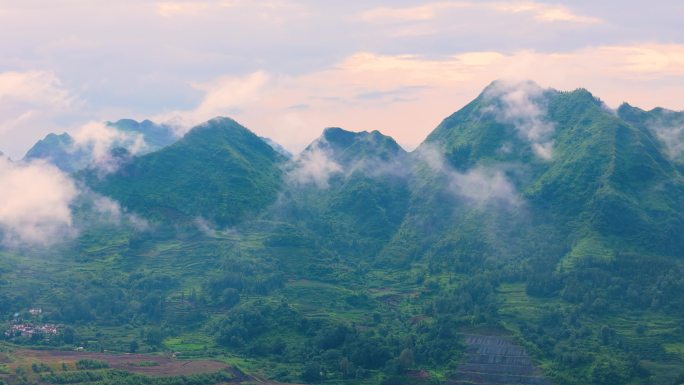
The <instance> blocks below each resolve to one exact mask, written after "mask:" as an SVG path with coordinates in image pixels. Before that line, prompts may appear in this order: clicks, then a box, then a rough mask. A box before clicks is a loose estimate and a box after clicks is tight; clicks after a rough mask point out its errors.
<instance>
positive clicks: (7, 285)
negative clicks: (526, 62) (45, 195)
mask: <svg viewBox="0 0 684 385" xmlns="http://www.w3.org/2000/svg"><path fill="white" fill-rule="evenodd" d="M491 87H496V84H494V85H492V86H491ZM492 95H494V94H492V91H491V89H490V90H489V91H485V93H484V94H483V95H481V96H480V97H478V98H477V99H476V100H474V101H473V102H472V103H471V104H469V105H468V106H466V107H465V108H464V109H462V110H461V111H459V112H457V113H455V114H454V115H452V116H451V117H449V118H447V119H446V120H445V121H444V122H443V123H442V124H441V125H440V126H439V127H438V128H437V129H436V130H435V131H434V132H433V134H431V135H430V136H429V137H428V139H427V140H426V142H425V143H424V144H423V145H422V146H421V148H419V149H418V150H417V151H414V152H412V153H406V152H404V151H403V150H402V149H401V148H400V147H399V146H398V145H397V144H396V143H395V142H394V141H393V140H392V139H391V138H388V137H385V136H383V135H381V134H379V133H377V132H373V133H351V132H347V131H344V130H341V129H328V130H326V131H325V132H324V134H323V136H322V137H321V138H319V139H318V140H317V141H316V142H315V143H314V144H312V145H311V146H309V148H307V149H306V150H305V151H304V153H303V155H302V156H300V157H299V158H297V159H295V160H293V161H290V162H287V161H286V160H285V159H284V158H283V157H281V156H280V155H278V154H277V153H276V152H275V151H273V150H272V149H271V148H270V147H268V145H266V144H265V143H264V142H263V141H261V139H259V138H258V137H256V136H254V135H253V134H252V133H250V132H249V131H248V130H246V129H244V128H243V127H241V126H239V125H237V123H235V122H233V121H230V120H226V119H219V120H214V121H210V122H209V123H208V124H205V125H203V126H200V127H198V128H196V129H194V130H192V131H191V132H190V133H189V134H188V135H186V137H185V138H184V139H182V140H181V141H179V142H177V143H176V144H174V145H172V146H170V147H167V148H165V149H163V150H161V151H158V152H155V153H152V154H149V155H146V156H142V157H140V158H135V159H133V160H131V162H130V163H128V164H127V165H125V166H124V167H122V168H121V169H120V170H119V171H118V172H117V173H115V174H112V175H110V176H108V177H107V178H105V179H102V180H101V179H98V178H97V176H95V175H91V174H89V173H87V172H86V173H82V174H80V176H81V177H83V178H84V179H85V180H87V181H89V183H91V185H92V186H93V188H94V189H96V190H97V191H99V192H101V193H103V194H106V195H110V196H112V197H113V198H115V199H117V200H119V201H120V202H121V203H122V204H123V205H124V206H125V207H127V208H128V209H129V210H131V211H132V212H137V213H139V214H140V215H142V216H144V217H145V218H146V219H147V220H149V221H150V222H151V224H152V226H149V227H148V228H147V229H146V230H135V229H131V228H128V227H125V226H119V227H117V226H111V225H107V226H105V225H102V224H99V225H93V226H91V227H90V228H89V229H88V230H87V231H84V232H83V233H82V234H81V235H80V237H79V238H78V240H77V241H76V242H74V243H73V244H68V245H62V246H60V247H58V248H55V249H53V250H49V251H46V250H41V251H33V252H32V251H21V252H20V251H16V250H13V251H10V250H7V251H4V252H2V254H1V258H0V314H2V316H3V318H4V319H6V320H7V323H6V325H5V327H6V328H7V330H8V332H10V333H8V334H7V336H8V337H7V339H9V340H11V342H12V343H14V344H19V345H29V346H34V347H35V346H42V347H60V348H69V349H72V348H77V347H83V348H84V349H85V350H87V351H104V350H107V351H118V352H139V353H155V352H162V351H167V352H175V353H176V354H177V356H178V357H179V358H206V357H212V358H216V359H220V360H223V361H225V362H227V363H229V364H232V365H235V366H238V367H240V368H241V369H243V370H245V371H247V372H249V373H253V374H257V375H262V376H265V377H268V378H272V379H275V380H279V381H283V382H307V383H318V382H326V383H345V382H346V383H368V384H378V383H383V382H387V383H428V382H430V381H435V382H438V381H444V380H446V379H448V378H451V377H452V376H453V375H454V372H455V371H456V369H457V368H458V365H459V364H460V363H461V362H462V358H463V356H464V350H465V345H464V338H463V336H464V335H465V334H468V333H479V334H487V333H496V332H500V331H502V330H507V331H509V332H511V333H513V336H514V338H515V340H516V341H517V343H519V344H520V345H522V346H524V347H525V349H526V350H527V352H529V353H530V355H531V356H532V357H533V358H534V360H535V363H536V364H537V365H538V366H539V367H540V368H541V370H542V371H543V373H544V374H545V376H547V377H548V378H549V379H550V380H551V381H552V382H553V383H555V384H561V385H580V384H594V385H608V384H610V385H614V384H643V385H646V384H665V385H679V384H681V383H682V379H683V378H684V377H682V376H684V298H683V297H682V295H681V293H682V292H684V274H682V273H684V260H683V259H682V258H683V257H684V238H683V237H681V234H682V233H684V219H683V218H684V217H683V215H684V190H683V189H684V183H683V182H682V175H681V171H680V166H679V164H678V161H677V160H676V159H673V158H672V156H671V155H670V154H669V153H668V152H667V151H666V149H665V147H664V144H662V143H661V142H660V141H659V139H658V137H657V135H656V134H654V133H652V132H651V131H650V130H651V129H650V128H649V125H648V121H649V120H648V119H650V118H647V117H646V118H644V117H643V116H642V115H638V114H637V113H639V114H641V113H644V114H653V113H656V114H657V113H660V112H658V111H655V112H643V111H640V110H639V111H636V112H635V111H632V112H633V113H634V114H637V115H638V116H637V117H639V119H637V118H634V117H631V118H630V116H631V115H629V114H627V112H629V111H627V110H625V108H627V107H624V108H621V110H622V111H621V112H619V114H618V116H615V115H614V114H613V113H611V112H609V111H606V109H605V108H604V107H603V106H602V104H601V102H600V101H599V100H597V99H596V98H594V97H593V96H592V95H591V94H589V92H587V91H586V90H577V91H574V92H556V91H549V90H547V91H543V92H539V93H535V94H534V98H533V99H534V100H533V101H534V102H535V103H537V104H538V105H539V106H540V107H539V108H540V109H542V110H544V111H546V112H547V113H546V114H545V115H544V116H543V117H536V118H535V119H538V120H543V121H544V122H546V124H550V125H552V126H553V127H554V130H553V137H552V138H551V139H552V140H553V143H554V146H553V158H552V159H551V160H545V159H540V158H539V157H538V156H537V155H535V152H534V150H533V148H532V146H531V145H530V143H529V141H527V140H526V139H525V137H524V136H521V134H520V133H519V129H518V128H516V126H515V124H512V123H510V122H507V121H505V120H503V119H502V118H501V116H500V114H497V113H496V111H498V109H501V108H505V106H504V105H503V104H502V103H504V101H502V100H503V99H501V98H498V97H496V96H492ZM653 119H655V118H653ZM551 139H549V140H551ZM502 149H505V151H504V150H502ZM321 152H322V154H323V156H322V157H321V155H320V153H321ZM311 159H315V161H316V162H318V163H317V164H319V165H320V164H321V162H329V163H328V164H329V166H328V168H327V169H326V168H323V169H324V171H326V170H327V172H326V173H324V174H317V175H315V176H311V177H310V178H296V177H297V176H298V175H299V176H301V173H300V174H297V172H299V171H301V170H302V168H303V167H304V168H305V167H307V164H306V162H307V161H310V160H311ZM436 162H437V163H439V162H441V163H439V164H435V163H436ZM331 164H332V166H330V165H331ZM335 165H336V166H335ZM298 170H299V171H298ZM314 170H315V171H321V168H314ZM483 170H484V171H483ZM321 178H323V179H321ZM497 178H498V179H497ZM501 178H505V181H507V182H508V184H506V183H503V182H501V180H502V179H501ZM492 180H493V181H495V182H496V181H498V183H499V184H497V186H499V187H501V186H503V187H504V188H502V189H501V191H503V193H501V192H499V191H496V192H492V191H489V190H486V189H485V190H478V191H475V192H474V193H472V192H468V191H465V192H464V191H463V188H462V186H460V185H459V183H464V181H466V182H467V181H474V183H480V185H479V186H482V183H484V182H482V181H485V182H487V181H490V182H491V181H492ZM487 183H489V182H487ZM485 184H486V183H485ZM485 187H486V186H485ZM504 193H505V194H504ZM81 215H83V216H84V217H85V216H86V214H85V213H81ZM197 218H203V219H204V221H201V223H200V222H198V221H197V220H196V219H197ZM226 225H230V226H231V227H230V228H227V227H226ZM36 308H40V309H41V311H40V313H37V312H35V311H34V312H33V313H31V312H30V311H29V310H30V309H36ZM17 313H18V314H17ZM26 323H30V324H32V325H34V326H35V325H59V326H58V332H57V333H54V334H51V333H49V332H44V331H38V332H36V333H33V334H31V335H30V336H29V335H20V334H21V333H16V332H14V333H12V332H11V331H12V329H11V328H12V327H13V325H18V324H22V325H23V324H26ZM46 330H48V329H46ZM147 362H155V360H154V357H150V359H149V360H147ZM150 365H152V364H150ZM44 369H45V368H43V367H40V366H39V365H38V364H36V370H35V371H34V372H35V373H39V374H40V375H41V376H44V377H43V380H44V381H48V382H51V383H78V382H88V383H117V384H118V383H121V384H137V383H141V384H143V383H144V384H191V383H193V384H204V383H207V384H208V383H217V382H220V381H223V380H225V379H224V378H221V377H220V376H221V375H222V374H211V375H210V374H207V375H205V376H197V377H187V378H166V379H162V378H147V377H142V376H139V375H132V374H127V373H123V372H121V371H115V370H111V369H105V368H103V367H97V362H84V363H82V365H81V367H80V368H79V369H81V370H78V371H71V372H64V373H58V372H57V371H54V370H53V371H52V372H50V371H43V370H44ZM422 370H424V371H426V372H427V373H428V374H427V375H426V376H418V375H415V374H416V373H422V372H421V371H422ZM0 376H2V375H0ZM0 378H1V377H0ZM211 381H214V382H211Z"/></svg>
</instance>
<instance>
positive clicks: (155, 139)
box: [106, 119, 178, 151]
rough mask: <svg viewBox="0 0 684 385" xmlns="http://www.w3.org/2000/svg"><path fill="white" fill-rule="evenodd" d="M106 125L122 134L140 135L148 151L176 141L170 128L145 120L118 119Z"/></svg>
mask: <svg viewBox="0 0 684 385" xmlns="http://www.w3.org/2000/svg"><path fill="white" fill-rule="evenodd" d="M106 124H107V126H109V127H112V128H115V129H117V130H119V131H122V132H128V133H133V134H140V135H142V137H143V139H144V140H145V144H146V145H147V146H148V148H149V150H148V151H155V150H158V149H160V148H164V147H166V146H168V145H170V144H173V142H175V141H176V140H177V139H178V138H177V137H176V135H175V133H174V132H173V129H172V128H171V127H169V126H167V125H163V124H156V123H154V122H152V121H150V120H147V119H146V120H143V121H141V122H138V121H135V120H133V119H120V120H117V121H116V122H107V123H106Z"/></svg>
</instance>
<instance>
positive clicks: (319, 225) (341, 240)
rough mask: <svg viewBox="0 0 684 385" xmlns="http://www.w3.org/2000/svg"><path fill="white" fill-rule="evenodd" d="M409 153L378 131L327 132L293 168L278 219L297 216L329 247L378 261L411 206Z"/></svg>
mask: <svg viewBox="0 0 684 385" xmlns="http://www.w3.org/2000/svg"><path fill="white" fill-rule="evenodd" d="M407 162H408V156H407V153H406V152H405V151H404V150H403V149H402V148H401V147H400V146H399V145H398V144H397V143H396V142H395V141H394V139H392V138H390V137H388V136H385V135H382V134H381V133H380V132H378V131H373V132H365V131H364V132H350V131H346V130H343V129H341V128H326V129H325V130H324V132H323V134H322V135H321V137H320V138H318V139H316V140H315V141H314V142H313V143H311V144H310V145H309V146H308V147H307V148H306V149H305V150H304V151H303V152H302V153H301V154H299V156H298V157H297V158H295V159H293V161H292V162H290V164H289V165H288V166H287V174H286V181H287V182H288V183H287V184H286V185H285V187H284V190H283V195H282V197H281V204H280V205H279V212H277V214H276V218H279V219H280V220H282V221H287V220H288V218H289V221H290V222H291V221H292V218H297V219H298V223H299V224H300V226H301V227H303V228H306V229H308V231H310V232H311V233H312V234H316V238H317V239H319V240H320V241H321V242H323V244H324V245H326V246H325V247H327V248H329V249H331V250H335V251H336V252H337V253H340V254H343V255H348V256H356V257H358V256H364V257H367V258H368V257H372V256H373V255H374V254H375V253H377V251H378V250H379V248H381V247H382V245H383V244H384V243H385V242H387V240H388V239H389V237H391V236H392V234H393V233H394V231H395V230H396V228H397V227H398V225H399V224H400V223H401V221H402V219H403V216H404V214H405V212H406V209H407V207H408V198H409V195H410V192H409V182H410V176H409V174H408V173H407V170H408V169H409V168H410V167H408V163H407Z"/></svg>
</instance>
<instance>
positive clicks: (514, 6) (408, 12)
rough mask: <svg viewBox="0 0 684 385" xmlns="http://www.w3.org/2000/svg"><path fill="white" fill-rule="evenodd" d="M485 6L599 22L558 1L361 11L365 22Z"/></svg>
mask: <svg viewBox="0 0 684 385" xmlns="http://www.w3.org/2000/svg"><path fill="white" fill-rule="evenodd" d="M459 9H462V10H472V9H475V10H485V11H494V12H498V13H502V14H529V15H530V16H532V18H534V19H535V20H537V21H539V22H545V23H548V22H568V23H581V24H595V23H600V22H601V19H599V18H597V17H591V16H584V15H578V14H576V13H574V12H573V11H572V10H570V9H569V8H567V7H565V6H563V5H557V4H543V3H538V2H534V1H518V2H473V1H442V2H434V3H428V4H424V5H419V6H412V7H378V8H373V9H369V10H366V11H364V12H362V13H361V14H360V19H361V20H363V21H366V22H383V21H384V22H386V21H403V22H405V21H428V20H433V19H435V18H437V17H439V16H440V14H444V13H446V12H448V11H450V10H459Z"/></svg>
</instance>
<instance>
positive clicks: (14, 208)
mask: <svg viewBox="0 0 684 385" xmlns="http://www.w3.org/2000/svg"><path fill="white" fill-rule="evenodd" d="M0 185H1V186H2V189H0V201H1V202H2V204H1V205H0V229H1V230H2V234H3V239H2V241H3V243H4V244H5V245H10V246H11V245H18V244H25V243H29V244H34V245H39V246H48V245H51V244H54V243H55V242H58V241H60V240H63V239H67V238H69V237H71V236H73V235H74V229H73V227H72V224H73V218H72V213H71V207H70V206H71V204H72V203H73V202H74V200H75V199H76V198H77V196H78V189H77V188H76V185H75V183H74V182H73V181H72V180H71V179H70V178H69V177H68V176H67V175H65V174H64V173H62V172H61V171H60V170H59V169H57V168H56V167H54V166H52V165H50V164H47V163H43V162H32V163H28V164H24V163H13V162H10V161H9V160H8V159H6V158H4V157H0Z"/></svg>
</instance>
